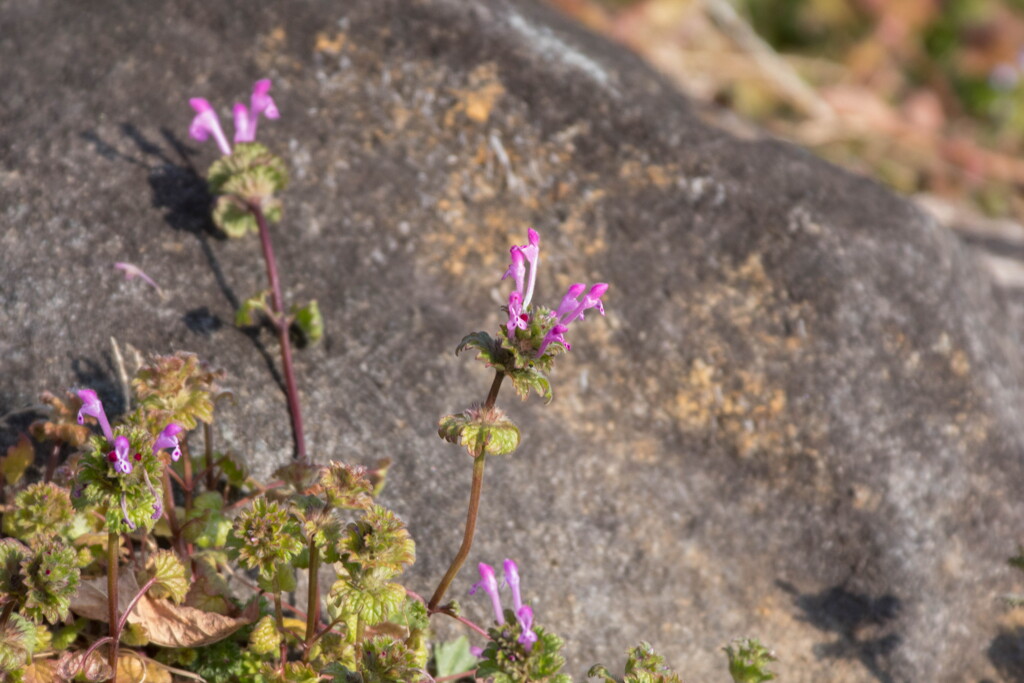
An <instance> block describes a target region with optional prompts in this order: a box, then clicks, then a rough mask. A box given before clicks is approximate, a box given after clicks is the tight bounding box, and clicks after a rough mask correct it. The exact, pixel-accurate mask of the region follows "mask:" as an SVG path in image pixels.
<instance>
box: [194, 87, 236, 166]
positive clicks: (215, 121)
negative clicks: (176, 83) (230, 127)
mask: <svg viewBox="0 0 1024 683" xmlns="http://www.w3.org/2000/svg"><path fill="white" fill-rule="evenodd" d="M188 103H189V104H191V105H192V109H194V110H195V112H196V115H195V118H193V119H192V125H190V126H189V127H188V134H189V135H191V136H192V137H193V138H194V139H196V140H198V141H199V142H205V141H206V140H208V139H209V137H210V136H211V135H212V136H213V139H214V140H216V141H217V146H218V147H220V151H221V154H223V155H224V156H227V155H229V154H231V145H230V144H228V138H227V136H226V135H224V129H223V128H221V127H220V117H218V116H217V112H215V111H214V110H213V107H212V106H211V105H210V103H209V102H208V101H207V100H205V99H203V98H202V97H193V98H192V99H190V100H189V101H188Z"/></svg>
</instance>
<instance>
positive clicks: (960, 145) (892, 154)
mask: <svg viewBox="0 0 1024 683" xmlns="http://www.w3.org/2000/svg"><path fill="white" fill-rule="evenodd" d="M547 1H548V2H549V3H551V4H552V5H554V6H555V7H557V8H558V9H560V10H561V11H562V12H564V13H565V14H567V15H568V16H570V17H572V18H573V19H575V20H577V21H579V22H580V23H582V24H584V25H586V26H587V27H589V28H590V29H592V30H594V31H597V32H598V33H602V34H604V35H606V36H608V37H609V38H611V39H612V40H615V41H617V42H619V43H621V44H623V45H626V46H627V47H629V48H630V49H632V50H633V51H635V52H637V53H638V54H640V55H641V56H642V57H643V58H645V59H646V60H647V61H648V62H649V63H651V64H652V65H653V66H654V67H655V68H656V69H658V70H660V71H661V72H662V73H664V74H665V75H667V76H668V77H669V78H671V79H672V80H674V81H675V82H676V83H677V84H678V86H679V87H680V88H681V89H682V90H683V91H684V92H686V93H687V94H689V95H690V96H691V97H693V98H695V99H697V100H700V101H703V102H707V103H709V104H713V105H714V104H717V105H721V106H723V107H726V108H728V109H730V110H733V111H735V112H737V113H738V114H740V115H741V116H742V117H745V118H747V119H749V120H752V121H754V122H756V123H757V124H758V125H760V126H762V127H763V128H764V129H766V130H768V131H770V132H771V133H772V134H774V135H777V136H779V137H782V138H785V139H788V140H792V141H793V142H796V143H798V144H800V145H802V146H804V147H806V148H808V149H811V150H813V151H814V152H815V153H817V154H819V155H821V156H822V157H824V158H826V159H828V160H830V161H832V162H834V163H837V164H839V165H842V166H845V167H847V168H850V169H852V170H855V171H857V172H860V173H863V174H866V175H870V176H872V177H874V178H876V179H877V180H879V181H881V182H882V183H885V184H886V185H889V186H890V187H892V188H893V189H895V190H896V191H898V192H901V193H903V194H907V195H913V196H915V197H916V198H917V199H918V201H919V202H920V203H921V204H923V205H924V206H926V207H927V208H929V209H930V210H932V211H933V213H935V214H936V215H937V216H938V217H939V218H940V220H943V222H945V223H946V224H949V225H951V226H952V227H955V228H957V229H959V230H960V231H961V232H962V233H967V234H969V235H973V236H974V237H976V238H978V239H984V238H999V239H1005V240H1008V241H1010V242H1014V243H1017V244H1018V246H1019V245H1024V229H1020V223H1021V222H1024V192H1022V188H1024V159H1021V158H1020V154H1019V152H1020V150H1021V145H1022V141H1024V107H1022V106H1021V105H1022V104H1024V0H547ZM992 219H1001V220H992ZM996 265H998V264H996ZM996 270H998V268H996ZM999 275H1002V279H1004V280H1005V279H1006V278H1010V279H1014V278H1024V272H1022V271H1020V269H1017V270H1016V271H1015V272H1010V271H1007V272H1004V273H997V277H998V276H999ZM1004 284H1011V283H1009V282H1004ZM1012 284H1018V285H1019V284H1024V279H1022V281H1021V282H1019V283H1017V282H1015V283H1012Z"/></svg>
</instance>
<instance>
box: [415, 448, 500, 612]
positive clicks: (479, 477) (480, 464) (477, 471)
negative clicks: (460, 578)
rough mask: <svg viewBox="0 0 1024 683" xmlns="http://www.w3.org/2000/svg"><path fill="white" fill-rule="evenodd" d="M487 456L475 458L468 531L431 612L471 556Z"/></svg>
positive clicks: (436, 596) (435, 594)
mask: <svg viewBox="0 0 1024 683" xmlns="http://www.w3.org/2000/svg"><path fill="white" fill-rule="evenodd" d="M486 458H487V456H486V455H484V454H483V453H481V454H480V455H478V456H476V458H474V460H473V486H472V488H471V489H470V492H469V509H468V510H467V511H466V531H465V533H464V534H463V535H462V546H461V547H459V552H458V553H456V555H455V558H454V559H453V560H452V563H451V566H449V567H448V572H447V573H446V574H445V575H444V578H443V579H441V583H439V584H438V585H437V590H435V591H434V597H432V598H430V602H429V603H428V604H427V609H428V610H429V611H431V612H434V611H436V610H437V606H438V605H439V604H440V603H441V598H443V597H444V594H445V591H447V590H448V587H449V586H450V585H451V583H452V581H454V580H455V576H456V575H457V574H458V573H459V570H460V569H462V565H463V564H464V563H465V562H466V558H467V557H468V556H469V549H470V548H471V547H472V546H473V534H474V532H475V531H476V516H477V512H479V510H480V492H481V491H482V490H483V485H484V463H485V462H486Z"/></svg>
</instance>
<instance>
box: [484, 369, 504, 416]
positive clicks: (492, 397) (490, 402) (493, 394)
mask: <svg viewBox="0 0 1024 683" xmlns="http://www.w3.org/2000/svg"><path fill="white" fill-rule="evenodd" d="M503 379H505V373H504V372H502V371H501V370H498V371H497V372H495V373H494V381H493V382H491V390H490V391H488V392H487V400H486V401H484V409H485V410H490V409H491V408H493V407H494V402H495V401H497V400H498V390H499V389H501V380H503Z"/></svg>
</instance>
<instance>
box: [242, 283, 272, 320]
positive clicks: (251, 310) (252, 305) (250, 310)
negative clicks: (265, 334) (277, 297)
mask: <svg viewBox="0 0 1024 683" xmlns="http://www.w3.org/2000/svg"><path fill="white" fill-rule="evenodd" d="M269 296H270V290H269V289H265V290H263V291H262V292H257V293H256V294H253V295H252V296H251V297H249V298H248V299H246V300H245V301H243V302H242V305H241V306H239V307H238V311H237V312H236V313H235V326H236V327H248V326H250V325H255V324H256V318H255V315H254V314H255V313H263V314H265V315H267V316H270V315H271V311H270V304H268V303H267V297H269Z"/></svg>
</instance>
